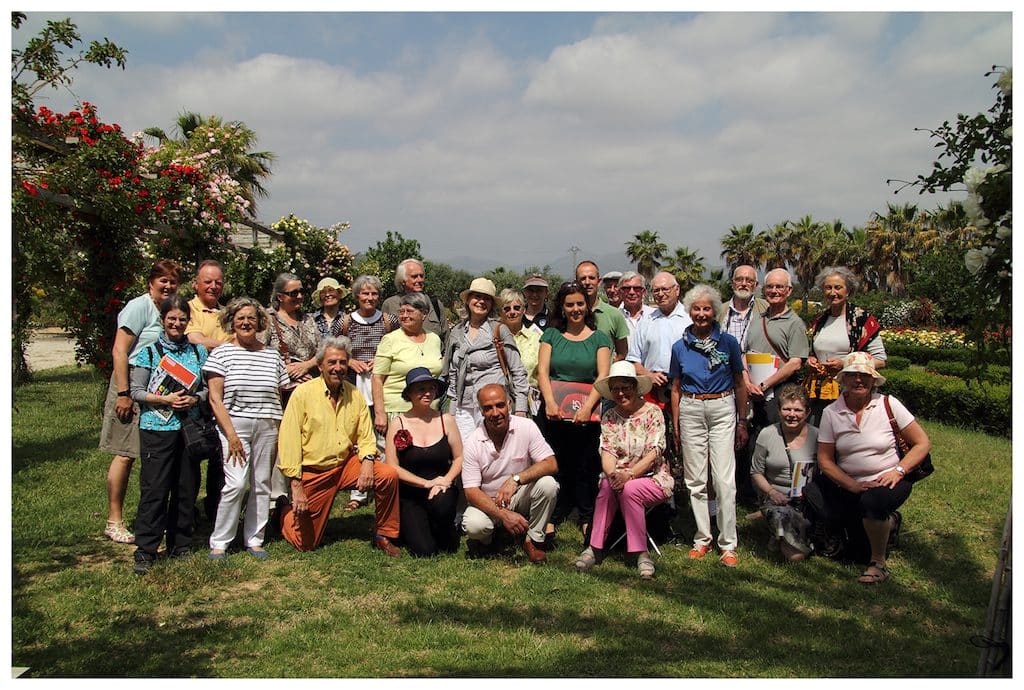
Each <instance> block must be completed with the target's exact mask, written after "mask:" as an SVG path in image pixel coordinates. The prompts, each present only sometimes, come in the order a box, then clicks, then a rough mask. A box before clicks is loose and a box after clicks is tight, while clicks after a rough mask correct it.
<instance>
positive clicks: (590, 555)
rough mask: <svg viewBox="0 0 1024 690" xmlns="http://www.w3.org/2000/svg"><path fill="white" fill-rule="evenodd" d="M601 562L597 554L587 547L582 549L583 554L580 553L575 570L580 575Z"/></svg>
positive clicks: (600, 557) (601, 558)
mask: <svg viewBox="0 0 1024 690" xmlns="http://www.w3.org/2000/svg"><path fill="white" fill-rule="evenodd" d="M602 560H604V559H603V557H602V556H599V555H598V554H597V553H595V552H594V549H593V548H591V547H589V546H588V547H587V548H585V549H583V553H581V554H580V555H579V557H578V558H577V559H576V570H577V571H579V572H581V573H585V572H586V571H588V570H590V569H591V568H593V567H594V566H595V565H597V564H598V563H600V562H601V561H602Z"/></svg>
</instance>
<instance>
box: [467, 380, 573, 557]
mask: <svg viewBox="0 0 1024 690" xmlns="http://www.w3.org/2000/svg"><path fill="white" fill-rule="evenodd" d="M476 398H477V402H479V403H480V412H481V413H482V414H483V417H484V423H483V424H482V425H481V426H479V427H477V428H476V429H475V430H474V431H473V433H471V434H470V435H469V437H468V438H467V439H466V441H465V444H464V446H463V451H462V486H463V488H464V489H465V491H466V503H468V505H467V507H466V512H465V513H464V514H463V516H462V526H463V528H464V529H465V530H466V549H467V551H468V553H469V555H471V556H480V555H483V554H485V553H487V552H488V551H489V550H491V548H490V547H491V541H492V538H493V536H494V529H495V527H497V526H499V525H500V526H501V527H504V528H505V530H506V531H507V532H508V533H509V534H511V535H513V536H514V537H522V536H524V535H525V539H524V540H523V550H524V551H525V552H526V556H527V558H529V559H530V562H531V563H544V562H545V561H546V560H547V554H545V553H544V551H543V550H542V549H541V546H542V545H543V543H544V526H545V525H546V524H547V522H548V519H549V518H550V517H551V511H552V510H554V508H555V500H556V499H557V498H558V482H556V481H555V478H554V476H553V475H554V474H555V473H556V472H557V471H558V463H557V461H556V460H555V454H554V453H553V452H552V451H551V446H549V445H548V444H547V442H546V441H545V440H544V437H543V436H541V433H540V430H539V429H538V428H537V425H536V424H534V423H533V422H532V421H531V420H529V419H525V418H523V417H516V416H512V415H510V414H509V409H508V395H507V394H506V392H505V389H504V388H503V387H502V386H501V385H499V384H496V383H492V384H488V385H486V386H484V387H483V388H481V389H480V391H479V392H478V393H477V396H476Z"/></svg>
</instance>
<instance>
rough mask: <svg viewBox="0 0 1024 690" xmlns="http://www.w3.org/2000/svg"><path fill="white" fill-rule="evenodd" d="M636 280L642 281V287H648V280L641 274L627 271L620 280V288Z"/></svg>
mask: <svg viewBox="0 0 1024 690" xmlns="http://www.w3.org/2000/svg"><path fill="white" fill-rule="evenodd" d="M634 278H639V279H640V287H642V288H645V287H647V279H646V278H644V277H643V276H642V275H641V274H639V273H637V272H636V271H626V272H625V273H623V274H622V277H621V278H619V287H622V284H623V283H625V282H626V281H627V280H633V279H634Z"/></svg>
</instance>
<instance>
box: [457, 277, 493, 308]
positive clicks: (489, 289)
mask: <svg viewBox="0 0 1024 690" xmlns="http://www.w3.org/2000/svg"><path fill="white" fill-rule="evenodd" d="M471 292H476V293H478V294H481V295H487V296H488V297H490V298H491V299H492V300H494V301H495V302H497V301H498V299H497V296H496V293H497V290H495V289H494V283H492V282H491V281H490V280H488V279H487V278H474V279H473V282H472V283H470V284H469V287H468V288H467V289H465V290H463V291H462V292H460V293H459V299H461V300H462V302H463V304H465V303H466V302H468V301H469V293H471Z"/></svg>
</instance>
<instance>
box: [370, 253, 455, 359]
mask: <svg viewBox="0 0 1024 690" xmlns="http://www.w3.org/2000/svg"><path fill="white" fill-rule="evenodd" d="M425 282H426V274H425V273H424V271H423V262H421V261H420V260H419V259H406V260H405V261H402V262H401V263H400V264H398V266H397V267H396V268H395V287H397V288H398V294H397V295H392V296H391V297H388V298H387V299H386V300H384V304H382V305H380V310H381V311H382V312H384V313H385V314H394V315H395V316H398V308H399V307H400V306H401V305H400V304H399V302H400V301H401V299H402V295H404V294H405V293H407V292H423V286H424V284H425ZM424 295H425V296H426V297H427V301H428V302H429V303H430V310H429V311H428V312H427V317H426V318H425V319H424V320H423V330H425V331H427V332H428V333H436V334H437V337H438V338H440V339H441V342H442V343H444V342H445V339H446V338H447V337H448V318H447V317H446V316H445V314H444V308H443V307H442V306H441V304H440V302H438V301H437V298H436V297H434V296H432V295H427V294H426V293H424Z"/></svg>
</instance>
